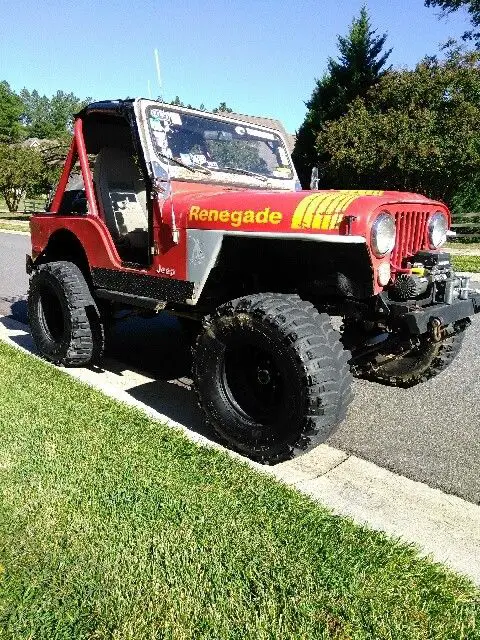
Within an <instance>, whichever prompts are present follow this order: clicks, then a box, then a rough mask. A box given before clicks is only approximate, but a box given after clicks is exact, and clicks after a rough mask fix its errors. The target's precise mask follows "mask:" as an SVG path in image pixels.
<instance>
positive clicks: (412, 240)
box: [391, 211, 430, 269]
mask: <svg viewBox="0 0 480 640" xmlns="http://www.w3.org/2000/svg"><path fill="white" fill-rule="evenodd" d="M429 216H430V213H429V212H428V211H397V212H396V213H395V222H396V225H397V236H396V240H395V248H394V250H393V251H392V258H391V263H392V266H393V267H394V268H397V269H401V268H402V267H404V266H405V265H404V261H405V260H406V259H407V258H411V257H412V256H414V255H415V254H416V253H417V251H420V250H421V249H428V237H427V220H428V218H429Z"/></svg>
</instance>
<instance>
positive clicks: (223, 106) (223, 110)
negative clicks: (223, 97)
mask: <svg viewBox="0 0 480 640" xmlns="http://www.w3.org/2000/svg"><path fill="white" fill-rule="evenodd" d="M212 113H220V114H221V113H232V109H230V107H228V106H227V103H226V102H220V104H219V105H218V107H215V109H212Z"/></svg>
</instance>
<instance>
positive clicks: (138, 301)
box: [95, 289, 167, 311]
mask: <svg viewBox="0 0 480 640" xmlns="http://www.w3.org/2000/svg"><path fill="white" fill-rule="evenodd" d="M95 295H96V296H98V297H99V298H102V299H103V300H109V301H110V302H120V303H121V304H126V305H128V306H129V307H142V309H148V310H149V311H162V309H165V307H166V306H167V303H166V302H165V301H164V300H157V299H156V298H146V297H145V296H137V295H135V294H133V293H122V292H121V291H110V290H109V289H95Z"/></svg>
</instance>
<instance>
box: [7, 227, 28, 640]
mask: <svg viewBox="0 0 480 640" xmlns="http://www.w3.org/2000/svg"><path fill="white" fill-rule="evenodd" d="M1 230H3V231H24V232H25V233H28V232H29V226H28V222H25V223H23V222H4V221H3V220H1V219H0V231H1ZM0 637H1V636H0Z"/></svg>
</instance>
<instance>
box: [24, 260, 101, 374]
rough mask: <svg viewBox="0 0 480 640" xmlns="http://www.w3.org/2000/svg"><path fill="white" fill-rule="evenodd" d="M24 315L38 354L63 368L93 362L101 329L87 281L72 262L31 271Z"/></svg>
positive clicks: (97, 357)
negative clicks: (26, 313)
mask: <svg viewBox="0 0 480 640" xmlns="http://www.w3.org/2000/svg"><path fill="white" fill-rule="evenodd" d="M28 317H29V321H30V329H31V333H32V337H33V340H34V342H35V345H36V347H37V349H38V351H39V353H40V355H41V356H42V357H44V358H45V359H46V360H49V361H50V362H54V363H55V364H60V365H63V366H66V367H81V366H86V365H89V364H94V363H95V362H97V361H98V360H99V358H100V357H101V356H102V353H103V349H104V331H103V325H102V322H101V320H100V316H99V313H98V309H97V307H96V305H95V302H94V300H93V298H92V295H91V293H90V289H89V287H88V284H87V282H86V280H85V278H84V276H83V274H82V272H81V270H80V269H79V268H78V267H77V265H76V264H73V263H72V262H63V261H62V262H49V263H47V264H42V265H40V266H39V267H38V268H37V269H35V271H34V272H33V273H32V276H31V278H30V287H29V293H28Z"/></svg>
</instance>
